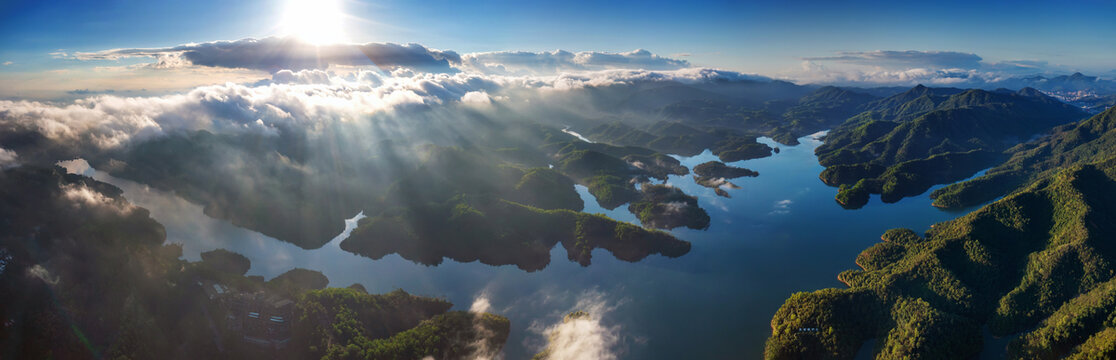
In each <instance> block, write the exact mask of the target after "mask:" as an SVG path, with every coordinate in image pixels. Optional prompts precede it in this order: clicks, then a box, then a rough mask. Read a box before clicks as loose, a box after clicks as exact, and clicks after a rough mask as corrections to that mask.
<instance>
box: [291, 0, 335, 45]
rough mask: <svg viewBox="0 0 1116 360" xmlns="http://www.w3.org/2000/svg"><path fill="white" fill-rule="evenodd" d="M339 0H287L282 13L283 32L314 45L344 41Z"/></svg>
mask: <svg viewBox="0 0 1116 360" xmlns="http://www.w3.org/2000/svg"><path fill="white" fill-rule="evenodd" d="M344 18H345V13H344V12H343V11H341V3H340V0H288V1H287V4H286V9H285V10H284V13H283V22H282V29H283V34H284V35H287V36H294V37H297V38H299V39H302V40H303V41H306V42H309V43H311V44H314V45H326V44H334V43H341V42H345V40H346V39H345V32H344V30H343V26H342V22H343V21H344Z"/></svg>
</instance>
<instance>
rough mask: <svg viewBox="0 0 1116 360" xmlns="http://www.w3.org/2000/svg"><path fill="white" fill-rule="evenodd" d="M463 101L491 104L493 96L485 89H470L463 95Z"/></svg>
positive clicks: (466, 102) (475, 103)
mask: <svg viewBox="0 0 1116 360" xmlns="http://www.w3.org/2000/svg"><path fill="white" fill-rule="evenodd" d="M461 102H462V103H465V104H474V105H491V104H492V97H491V96H488V93H486V92H484V91H470V92H467V93H465V95H462V96H461Z"/></svg>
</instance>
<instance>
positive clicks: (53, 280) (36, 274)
mask: <svg viewBox="0 0 1116 360" xmlns="http://www.w3.org/2000/svg"><path fill="white" fill-rule="evenodd" d="M27 276H30V277H33V278H36V279H39V280H42V281H43V282H45V283H47V284H50V285H56V284H58V277H57V276H53V275H51V274H50V270H47V268H45V267H43V266H42V265H39V264H35V266H32V267H30V268H27Z"/></svg>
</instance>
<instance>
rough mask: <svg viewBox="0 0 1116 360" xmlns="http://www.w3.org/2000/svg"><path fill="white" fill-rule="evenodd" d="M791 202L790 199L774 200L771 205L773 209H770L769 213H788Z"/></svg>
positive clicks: (792, 202)
mask: <svg viewBox="0 0 1116 360" xmlns="http://www.w3.org/2000/svg"><path fill="white" fill-rule="evenodd" d="M791 204H794V201H792V200H791V199H786V200H779V201H776V202H775V206H773V208H774V209H773V210H771V214H772V215H786V214H790V206H791Z"/></svg>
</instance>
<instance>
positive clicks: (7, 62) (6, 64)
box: [4, 61, 14, 66]
mask: <svg viewBox="0 0 1116 360" xmlns="http://www.w3.org/2000/svg"><path fill="white" fill-rule="evenodd" d="M11 64H14V63H13V62H11V61H5V62H4V66H8V65H11Z"/></svg>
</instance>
